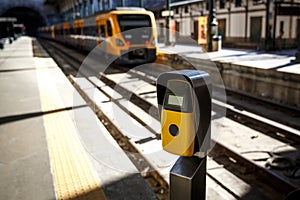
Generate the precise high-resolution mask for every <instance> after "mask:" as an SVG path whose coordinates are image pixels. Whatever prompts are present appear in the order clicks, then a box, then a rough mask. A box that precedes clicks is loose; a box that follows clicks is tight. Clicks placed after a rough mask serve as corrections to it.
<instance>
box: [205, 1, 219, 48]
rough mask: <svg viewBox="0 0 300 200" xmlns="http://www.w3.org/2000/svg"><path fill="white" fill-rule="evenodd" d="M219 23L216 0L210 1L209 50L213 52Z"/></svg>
mask: <svg viewBox="0 0 300 200" xmlns="http://www.w3.org/2000/svg"><path fill="white" fill-rule="evenodd" d="M217 25H218V22H217V18H216V9H215V0H210V1H209V16H208V30H207V34H208V46H207V51H208V52H211V51H212V50H213V48H212V40H213V37H214V36H215V37H216V30H215V29H216V28H217V27H216V26H217Z"/></svg>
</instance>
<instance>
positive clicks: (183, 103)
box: [163, 80, 193, 112]
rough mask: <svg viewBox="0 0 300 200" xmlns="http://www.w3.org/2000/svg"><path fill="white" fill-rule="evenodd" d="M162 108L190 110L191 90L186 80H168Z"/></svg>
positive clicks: (180, 110)
mask: <svg viewBox="0 0 300 200" xmlns="http://www.w3.org/2000/svg"><path fill="white" fill-rule="evenodd" d="M163 107H164V109H166V110H173V111H178V112H192V110H193V104H192V92H191V86H190V84H189V83H188V82H187V81H183V80H169V81H168V82H167V89H166V94H165V97H164V105H163Z"/></svg>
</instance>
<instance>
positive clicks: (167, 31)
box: [165, 0, 170, 46]
mask: <svg viewBox="0 0 300 200" xmlns="http://www.w3.org/2000/svg"><path fill="white" fill-rule="evenodd" d="M166 10H167V11H168V12H169V14H168V15H167V16H166V37H165V45H166V46H169V45H170V39H169V34H170V30H169V28H170V0H166Z"/></svg>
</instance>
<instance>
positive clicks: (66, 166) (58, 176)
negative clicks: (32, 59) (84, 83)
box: [36, 58, 106, 200]
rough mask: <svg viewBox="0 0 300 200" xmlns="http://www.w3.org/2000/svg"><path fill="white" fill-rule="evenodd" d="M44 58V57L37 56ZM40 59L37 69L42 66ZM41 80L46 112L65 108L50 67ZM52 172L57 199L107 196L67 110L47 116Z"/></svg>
mask: <svg viewBox="0 0 300 200" xmlns="http://www.w3.org/2000/svg"><path fill="white" fill-rule="evenodd" d="M37 59H41V58H37ZM42 67H43V66H41V65H39V62H36V68H37V69H39V68H42ZM36 73H37V79H38V85H39V92H40V98H41V105H42V109H43V111H51V110H56V109H60V108H64V107H65V106H64V104H63V102H62V100H61V97H60V95H59V93H58V91H57V89H56V86H55V83H53V80H51V78H54V77H51V76H50V77H49V74H50V73H49V70H37V71H36ZM43 118H44V126H45V130H46V135H47V141H48V149H49V155H50V159H51V166H52V173H53V177H54V182H55V190H56V195H57V199H76V200H81V199H82V200H83V199H101V200H102V199H103V200H105V199H106V197H105V195H104V192H103V190H102V189H101V185H100V182H99V180H98V178H97V175H96V173H95V171H94V170H93V168H92V165H91V163H90V162H89V160H88V158H87V155H86V152H85V150H84V148H83V146H82V145H81V143H80V141H79V139H78V137H77V136H76V128H75V126H74V124H73V122H72V119H71V117H70V115H69V114H68V113H67V112H66V111H64V112H58V113H51V114H47V115H44V117H43Z"/></svg>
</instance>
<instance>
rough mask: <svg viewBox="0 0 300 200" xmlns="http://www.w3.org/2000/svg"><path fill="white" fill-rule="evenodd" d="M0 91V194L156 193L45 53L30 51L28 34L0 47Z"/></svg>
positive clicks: (142, 196)
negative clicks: (40, 55) (116, 166)
mask: <svg viewBox="0 0 300 200" xmlns="http://www.w3.org/2000/svg"><path fill="white" fill-rule="evenodd" d="M0 94H1V104H0V199H3V200H4V199H5V200H7V199H28V200H32V199H39V200H40V199H47V200H49V199H145V198H146V199H155V198H156V196H155V194H154V192H153V191H152V190H151V189H150V188H149V187H148V185H147V184H146V182H145V181H144V179H143V178H142V177H141V176H140V175H139V173H138V171H137V169H136V168H135V166H134V165H133V164H132V163H131V161H130V160H129V159H128V157H127V156H126V155H125V153H124V152H123V151H122V150H121V149H120V147H119V146H118V145H117V143H116V142H115V141H114V140H113V139H112V137H111V136H110V134H109V133H108V131H107V130H106V129H105V128H104V126H103V125H102V124H101V123H99V120H98V118H97V117H96V116H95V114H94V113H93V111H92V110H91V109H90V108H89V107H88V106H87V105H86V103H85V102H84V101H83V99H82V98H81V97H80V95H79V94H78V93H77V92H76V90H75V89H74V88H73V86H72V85H71V84H70V82H69V81H68V80H67V78H66V77H65V76H64V74H63V73H62V71H61V70H60V69H59V67H58V66H57V65H56V63H55V62H54V61H53V60H52V58H50V57H45V56H43V57H34V55H33V51H32V38H29V37H21V38H19V39H18V40H17V41H16V42H14V43H13V44H10V45H6V46H5V49H4V50H1V51H0ZM87 119H88V120H87ZM82 136H85V137H84V138H83V137H82ZM95 137H96V138H97V139H96V140H95ZM87 144H88V146H87ZM112 148H113V150H112ZM95 154H97V157H98V158H99V157H102V158H103V159H107V160H111V162H118V163H119V165H123V166H124V168H125V169H126V170H123V171H120V170H116V169H115V168H113V167H111V166H109V165H107V162H106V163H104V162H101V160H96V159H95V156H94V155H95Z"/></svg>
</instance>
